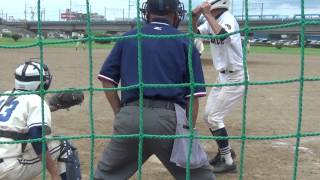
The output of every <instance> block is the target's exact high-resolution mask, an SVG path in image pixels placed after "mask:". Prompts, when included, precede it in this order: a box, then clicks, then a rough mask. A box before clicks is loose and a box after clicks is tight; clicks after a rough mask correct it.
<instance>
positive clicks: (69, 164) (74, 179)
mask: <svg viewBox="0 0 320 180" xmlns="http://www.w3.org/2000/svg"><path fill="white" fill-rule="evenodd" d="M76 150H77V149H76V148H75V147H74V146H73V145H72V144H71V143H70V142H69V141H67V140H62V141H61V155H60V157H59V159H58V161H60V162H65V163H66V173H67V180H81V169H80V160H79V156H78V152H77V151H76Z"/></svg>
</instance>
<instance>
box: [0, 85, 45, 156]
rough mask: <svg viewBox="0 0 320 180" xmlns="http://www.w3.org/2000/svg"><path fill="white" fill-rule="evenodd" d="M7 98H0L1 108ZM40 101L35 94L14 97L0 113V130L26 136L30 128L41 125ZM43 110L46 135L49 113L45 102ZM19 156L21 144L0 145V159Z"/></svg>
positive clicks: (4, 139)
mask: <svg viewBox="0 0 320 180" xmlns="http://www.w3.org/2000/svg"><path fill="white" fill-rule="evenodd" d="M10 92H11V91H10ZM10 92H9V91H8V92H5V93H10ZM15 92H19V91H15ZM8 97H9V96H0V107H2V106H3V104H4V103H5V102H6V100H7V98H8ZM41 101H42V100H41V97H40V96H38V95H35V94H31V95H18V96H16V98H15V99H14V100H13V101H11V102H10V103H9V104H8V105H5V106H4V107H3V108H2V110H1V111H0V130H2V131H11V132H17V133H22V134H25V135H26V136H27V133H28V131H29V129H30V128H31V127H34V126H41V125H42V110H41V109H42V107H41ZM43 108H44V125H45V128H46V133H47V134H50V133H51V112H50V109H49V106H48V104H47V103H46V102H45V101H44V102H43ZM0 141H13V139H11V138H4V137H0ZM21 154H22V147H21V144H0V158H8V157H17V156H20V155H21Z"/></svg>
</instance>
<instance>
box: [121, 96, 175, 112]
mask: <svg viewBox="0 0 320 180" xmlns="http://www.w3.org/2000/svg"><path fill="white" fill-rule="evenodd" d="M123 106H139V100H136V101H132V102H129V103H124V105H123ZM143 107H146V108H162V109H168V110H172V111H174V103H172V102H169V101H164V100H151V99H143Z"/></svg>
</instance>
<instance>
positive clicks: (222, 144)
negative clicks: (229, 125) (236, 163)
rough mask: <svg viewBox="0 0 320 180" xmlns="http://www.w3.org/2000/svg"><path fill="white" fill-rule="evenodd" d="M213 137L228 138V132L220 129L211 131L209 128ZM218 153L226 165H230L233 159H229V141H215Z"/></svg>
mask: <svg viewBox="0 0 320 180" xmlns="http://www.w3.org/2000/svg"><path fill="white" fill-rule="evenodd" d="M209 129H210V131H211V133H212V135H213V136H226V137H227V136H228V132H227V130H226V128H221V129H218V130H215V131H213V130H212V129H211V128H209ZM216 142H217V144H218V147H219V151H220V154H221V156H222V157H224V159H225V162H226V164H232V163H233V159H232V157H231V152H230V149H231V147H230V146H229V141H228V139H223V140H216Z"/></svg>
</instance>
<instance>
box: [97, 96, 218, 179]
mask: <svg viewBox="0 0 320 180" xmlns="http://www.w3.org/2000/svg"><path fill="white" fill-rule="evenodd" d="M148 102H149V103H146V102H145V108H144V133H145V134H155V135H175V131H176V113H175V111H174V110H169V109H165V108H154V107H152V102H151V103H150V101H148ZM148 104H149V105H150V106H149V105H148ZM165 106H166V105H165ZM166 107H172V106H166ZM138 133H139V107H138V106H124V107H122V108H121V110H120V112H119V113H118V114H117V115H116V118H115V120H114V132H113V134H114V135H128V134H138ZM138 145H139V139H138V138H130V139H124V138H121V139H119V138H112V139H111V140H110V143H109V144H108V145H107V146H106V148H105V150H104V152H103V155H102V159H101V160H100V162H99V163H98V167H97V169H96V172H95V180H109V179H112V180H126V179H128V178H130V177H131V176H132V175H133V174H134V173H135V172H136V171H137V169H138ZM172 147H173V139H158V138H152V139H150V138H145V139H144V140H143V151H142V162H145V161H146V160H147V159H148V158H149V157H150V156H151V155H153V154H155V155H156V156H157V157H158V159H159V160H160V161H161V162H162V164H163V165H164V166H165V167H166V168H167V169H168V170H169V172H170V173H171V175H172V176H173V177H174V178H175V179H178V180H185V176H186V169H184V168H181V167H178V166H176V165H175V164H174V163H171V162H170V156H171V151H172ZM190 178H191V179H194V180H200V179H201V180H213V179H214V174H213V173H212V171H211V169H210V167H209V166H204V167H201V168H198V169H192V170H191V174H190Z"/></svg>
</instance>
